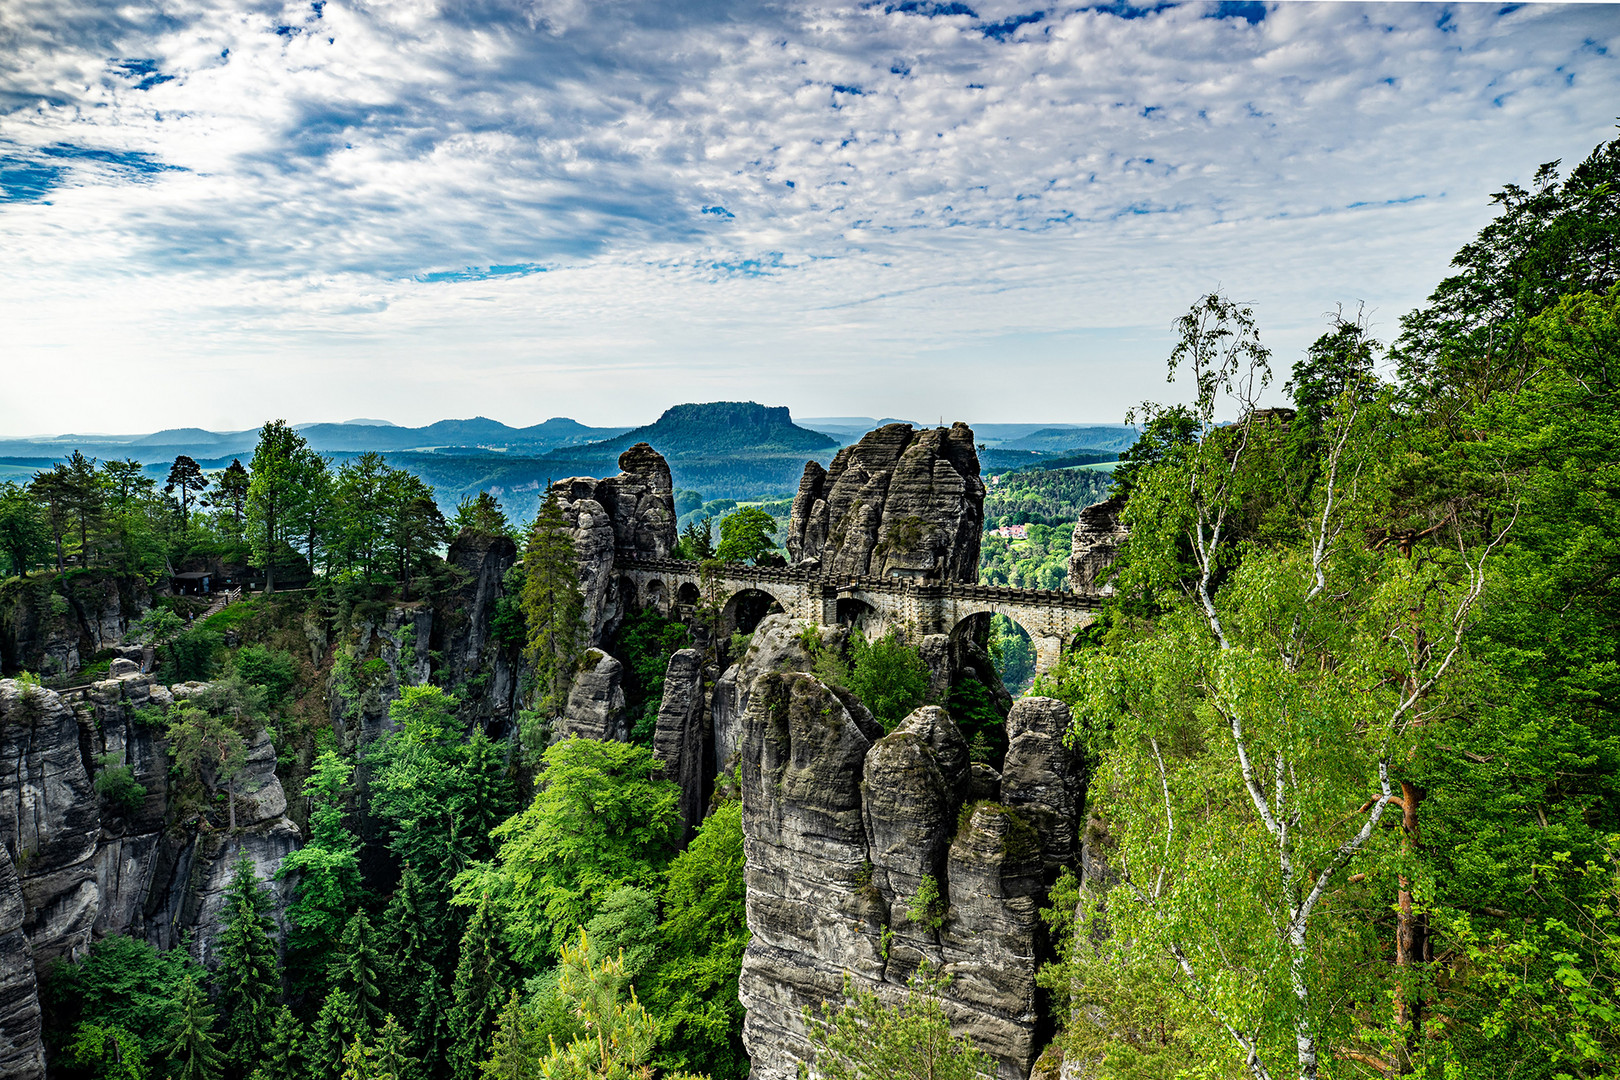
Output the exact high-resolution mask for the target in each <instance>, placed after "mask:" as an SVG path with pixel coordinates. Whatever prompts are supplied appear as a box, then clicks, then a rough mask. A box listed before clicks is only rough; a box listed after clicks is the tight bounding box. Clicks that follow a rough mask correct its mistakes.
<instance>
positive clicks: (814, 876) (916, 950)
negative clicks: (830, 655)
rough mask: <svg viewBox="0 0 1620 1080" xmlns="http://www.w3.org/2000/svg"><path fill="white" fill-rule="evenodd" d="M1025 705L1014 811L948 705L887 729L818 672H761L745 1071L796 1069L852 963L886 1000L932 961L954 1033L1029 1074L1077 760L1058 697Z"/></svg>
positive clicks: (749, 837) (763, 1076)
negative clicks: (811, 1022) (1053, 736)
mask: <svg viewBox="0 0 1620 1080" xmlns="http://www.w3.org/2000/svg"><path fill="white" fill-rule="evenodd" d="M1017 708H1018V709H1019V710H1020V721H1019V724H1018V735H1017V736H1016V737H1015V742H1016V745H1017V747H1018V753H1017V755H1016V756H1013V757H1012V765H1013V772H1014V775H1015V780H1014V783H1013V785H1012V788H1011V792H1010V793H1011V794H1013V795H1016V796H1017V797H1019V798H1022V799H1024V800H1025V801H1024V802H1023V803H1021V804H1017V805H1009V804H1008V803H1007V802H1006V801H1005V797H1006V794H1008V793H1007V792H1003V791H1001V790H1000V789H1001V788H1003V787H1005V783H1004V782H1003V783H998V778H997V777H996V775H995V773H994V771H993V770H989V769H986V768H983V767H982V766H981V767H978V768H973V767H971V766H970V764H969V762H968V756H967V747H966V745H965V744H964V742H963V740H962V735H961V732H960V731H959V730H957V728H956V725H955V723H954V722H953V721H952V720H951V719H950V717H949V716H948V715H947V714H946V713H945V711H944V710H942V709H939V708H936V707H932V706H924V707H923V708H920V709H918V710H917V711H916V712H914V713H912V714H911V716H909V717H907V718H906V719H905V721H903V722H902V723H901V724H900V726H899V727H897V728H896V729H895V730H894V731H893V732H891V733H890V734H888V735H883V734H882V732H881V729H879V728H878V727H877V725H876V724H874V723H873V722H872V720H871V718H870V716H869V715H868V714H866V711H865V709H864V708H862V707H861V706H860V703H859V702H857V701H855V700H854V699H853V698H850V697H848V696H847V695H843V694H840V693H839V692H837V691H835V690H832V689H829V688H828V687H827V686H825V685H823V684H822V683H821V682H820V681H819V680H818V679H816V678H815V677H814V676H812V675H806V674H802V673H794V672H786V673H767V674H764V675H762V676H760V677H759V678H758V680H757V681H756V682H755V683H754V686H753V690H752V694H751V696H750V699H749V702H748V708H747V712H746V715H745V718H744V725H743V736H742V740H741V748H740V751H739V755H740V761H741V779H742V799H743V835H744V843H745V851H746V853H747V871H746V873H747V885H748V901H747V903H748V926H749V929H750V931H751V932H752V934H753V938H752V941H751V943H750V944H749V946H748V950H747V953H746V954H745V956H744V959H743V971H742V977H741V981H740V984H739V987H740V993H741V996H742V1000H743V1004H744V1006H745V1007H746V1008H747V1010H748V1014H747V1018H746V1020H745V1021H744V1028H743V1037H744V1041H745V1043H746V1044H747V1046H748V1048H749V1052H750V1055H751V1056H752V1059H753V1076H754V1078H755V1080H786V1078H788V1077H792V1076H794V1075H796V1072H797V1067H798V1064H799V1062H801V1061H806V1060H808V1055H809V1050H810V1048H809V1044H808V1042H807V1041H806V1039H805V1034H804V1029H803V1021H802V1017H801V1010H802V1008H803V1007H804V1006H806V1005H810V1006H818V1005H820V1004H821V1003H822V1002H823V1001H832V1002H836V1001H837V1000H839V999H840V997H841V994H842V983H843V979H844V976H845V974H846V973H848V974H849V976H850V977H851V978H853V979H855V980H856V982H857V983H858V984H859V985H861V986H863V987H865V988H868V989H872V990H874V991H876V992H877V993H878V994H879V996H880V997H881V998H883V999H885V1000H891V1001H892V1000H896V999H897V997H898V995H900V994H901V993H903V992H904V991H903V987H904V986H905V984H906V982H907V981H908V980H909V979H910V977H911V976H912V975H913V974H914V973H915V972H916V970H917V968H918V966H919V965H920V964H922V963H924V962H927V963H928V964H929V965H930V966H932V967H936V968H938V969H940V970H941V971H943V973H945V974H947V975H949V976H951V979H952V981H951V983H950V986H949V989H948V990H947V991H946V992H945V995H944V997H943V999H942V1003H943V1005H944V1007H945V1009H946V1014H947V1016H949V1017H950V1019H951V1023H952V1027H953V1030H957V1031H966V1032H969V1033H971V1034H972V1036H973V1038H974V1040H975V1042H977V1043H978V1044H979V1045H980V1046H981V1047H983V1048H984V1049H985V1050H986V1051H988V1052H989V1053H991V1054H992V1055H994V1056H995V1058H996V1059H997V1061H998V1066H999V1076H1000V1077H1002V1078H1004V1080H1026V1078H1027V1077H1028V1076H1029V1073H1030V1068H1031V1066H1032V1065H1033V1063H1034V1061H1035V1055H1036V1051H1037V1049H1038V1045H1037V1032H1038V1029H1039V1028H1040V1025H1041V1017H1040V1015H1039V1012H1038V1008H1037V999H1036V992H1035V971H1036V967H1037V965H1038V963H1039V961H1040V960H1041V959H1042V958H1043V955H1044V952H1045V950H1046V942H1045V939H1044V934H1043V931H1042V926H1041V922H1040V919H1039V916H1038V913H1039V909H1040V907H1041V906H1042V905H1043V904H1044V903H1045V883H1046V881H1047V880H1048V874H1047V870H1048V867H1047V860H1046V855H1047V852H1048V851H1049V850H1050V851H1051V852H1052V853H1053V854H1054V856H1055V855H1056V853H1057V852H1058V851H1059V850H1060V849H1061V840H1060V838H1061V837H1064V836H1069V837H1072V835H1073V833H1074V831H1075V828H1074V819H1073V814H1072V811H1071V813H1070V816H1069V817H1068V818H1067V819H1063V820H1058V819H1057V817H1056V816H1055V815H1056V814H1057V812H1058V810H1060V809H1061V808H1062V806H1064V805H1065V803H1064V802H1063V793H1067V792H1069V791H1071V787H1070V778H1071V777H1072V776H1073V773H1074V767H1073V763H1072V761H1071V760H1070V758H1069V757H1066V756H1065V752H1062V750H1061V746H1062V744H1061V741H1059V742H1058V743H1057V749H1054V748H1053V746H1052V745H1051V744H1050V742H1049V740H1047V738H1046V736H1047V735H1048V734H1049V733H1050V730H1051V725H1052V722H1053V721H1054V719H1055V717H1056V715H1057V713H1058V712H1059V711H1061V712H1063V713H1064V714H1065V715H1067V709H1066V708H1065V707H1064V706H1063V705H1061V703H1058V702H1053V701H1049V700H1046V699H1025V701H1023V702H1020V703H1019V706H1018V707H1017ZM1010 756H1011V755H1010ZM1067 805H1070V806H1072V803H1069V804H1067ZM1054 807H1056V808H1058V809H1057V810H1054ZM1049 837H1050V838H1051V839H1048V838H1049ZM1072 850H1073V846H1072V841H1071V842H1070V851H1071V852H1072ZM1072 864H1073V856H1072V854H1071V856H1070V857H1069V858H1068V860H1067V861H1065V862H1064V865H1072ZM929 879H931V880H929ZM925 883H926V884H925ZM930 891H931V892H932V894H933V896H934V897H935V898H936V899H934V901H933V902H932V903H929V902H928V895H929V893H930Z"/></svg>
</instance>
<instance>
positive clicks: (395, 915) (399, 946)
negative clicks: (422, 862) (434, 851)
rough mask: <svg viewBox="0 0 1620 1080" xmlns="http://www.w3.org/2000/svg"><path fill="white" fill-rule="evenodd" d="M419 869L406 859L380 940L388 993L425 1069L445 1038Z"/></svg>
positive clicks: (436, 946) (437, 947) (438, 948)
mask: <svg viewBox="0 0 1620 1080" xmlns="http://www.w3.org/2000/svg"><path fill="white" fill-rule="evenodd" d="M426 899H427V897H426V896H425V893H424V890H423V886H422V878H421V875H420V874H418V873H417V872H416V868H415V867H414V866H413V865H411V864H410V863H406V864H405V873H404V874H403V875H402V876H401V877H400V881H399V888H398V889H397V890H396V891H395V892H394V897H393V899H392V900H390V901H389V902H388V910H387V911H386V912H385V913H384V915H383V919H384V923H385V931H384V938H383V939H384V941H385V943H386V949H387V952H388V957H389V964H390V967H391V969H392V970H391V978H390V992H389V998H390V1000H391V1001H392V1002H393V1003H394V1011H395V1012H396V1013H398V1014H399V1015H401V1016H403V1017H405V1023H406V1026H407V1027H408V1028H409V1030H410V1031H411V1033H412V1036H413V1039H414V1042H415V1044H416V1046H417V1047H418V1048H419V1050H420V1057H421V1059H422V1061H423V1062H424V1063H426V1065H427V1066H428V1067H429V1068H430V1069H431V1068H433V1067H434V1066H435V1065H436V1064H437V1063H438V1062H439V1060H440V1058H441V1057H442V1055H443V1047H444V1039H445V1019H446V1018H445V1008H444V980H443V978H442V977H441V976H440V975H439V969H438V964H437V963H436V958H437V957H438V955H439V954H440V953H441V952H442V951H443V948H442V945H441V944H440V943H439V942H438V941H436V940H434V937H435V935H433V934H431V933H430V932H429V925H428V923H427V922H426V921H425V918H424V915H425V914H426V913H425V912H424V908H423V904H424V901H425V900H426Z"/></svg>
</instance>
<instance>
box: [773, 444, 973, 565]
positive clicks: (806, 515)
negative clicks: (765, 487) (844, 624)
mask: <svg viewBox="0 0 1620 1080" xmlns="http://www.w3.org/2000/svg"><path fill="white" fill-rule="evenodd" d="M983 525H984V482H983V481H982V480H980V479H979V456H978V453H977V452H976V451H975V450H974V447H973V430H972V429H971V428H969V427H968V426H967V425H966V424H955V425H952V426H951V427H950V428H931V429H927V430H924V431H917V430H914V429H913V428H912V427H911V425H909V424H889V425H888V426H886V427H881V428H878V429H877V430H876V431H873V432H869V433H868V434H867V435H866V436H865V437H864V438H862V439H861V441H860V442H858V443H856V444H855V445H854V446H846V447H845V448H844V449H842V450H840V451H838V455H837V456H836V457H834V458H833V462H832V465H831V467H830V468H827V469H823V468H822V467H821V466H820V465H818V464H816V463H815V462H809V463H808V464H806V465H805V469H804V476H803V478H802V479H801V480H800V482H799V492H798V495H797V496H796V497H795V498H794V500H793V517H792V521H791V523H790V525H789V527H788V553H789V554H790V555H791V556H792V558H793V560H794V561H796V562H800V561H803V560H805V559H819V560H820V562H821V565H822V567H823V568H825V569H827V570H830V571H832V572H833V573H835V574H871V575H875V576H878V577H890V576H894V575H900V576H911V577H922V576H930V577H942V578H945V579H948V580H951V581H977V580H978V576H979V534H980V531H981V529H982V528H983Z"/></svg>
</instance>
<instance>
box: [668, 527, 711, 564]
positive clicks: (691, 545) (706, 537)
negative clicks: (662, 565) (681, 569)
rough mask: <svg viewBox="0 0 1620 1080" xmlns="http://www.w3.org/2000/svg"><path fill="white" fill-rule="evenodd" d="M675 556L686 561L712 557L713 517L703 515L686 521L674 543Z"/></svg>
mask: <svg viewBox="0 0 1620 1080" xmlns="http://www.w3.org/2000/svg"><path fill="white" fill-rule="evenodd" d="M675 557H676V558H677V559H686V560H687V561H688V562H702V561H703V560H704V559H712V558H714V519H713V518H712V517H705V518H701V519H694V520H692V521H688V522H687V523H686V525H685V527H684V528H682V529H681V538H680V540H679V541H678V542H677V543H676V545H675Z"/></svg>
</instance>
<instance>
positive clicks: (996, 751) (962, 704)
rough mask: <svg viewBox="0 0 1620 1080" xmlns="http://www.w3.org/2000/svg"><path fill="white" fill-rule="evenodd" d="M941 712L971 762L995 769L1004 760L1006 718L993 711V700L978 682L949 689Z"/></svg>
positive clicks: (959, 682) (969, 680)
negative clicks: (957, 733) (953, 727)
mask: <svg viewBox="0 0 1620 1080" xmlns="http://www.w3.org/2000/svg"><path fill="white" fill-rule="evenodd" d="M945 711H946V712H948V713H950V714H951V719H952V720H954V721H956V726H957V727H958V728H959V729H960V730H961V732H962V738H964V739H966V740H967V743H968V747H969V749H970V750H971V751H972V752H973V755H974V756H973V760H974V761H981V762H983V763H984V764H986V765H989V766H991V767H992V768H995V769H1000V768H1001V763H1002V761H1003V760H1005V759H1006V757H1007V718H1006V717H1004V716H1002V715H1001V712H1000V710H998V709H997V708H996V703H995V699H994V698H992V697H991V696H990V691H989V690H988V689H987V688H986V687H985V685H984V683H982V682H980V681H979V680H978V679H972V678H962V679H959V680H957V683H956V685H955V686H953V687H951V693H950V696H949V697H948V698H947V699H946V701H945Z"/></svg>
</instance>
